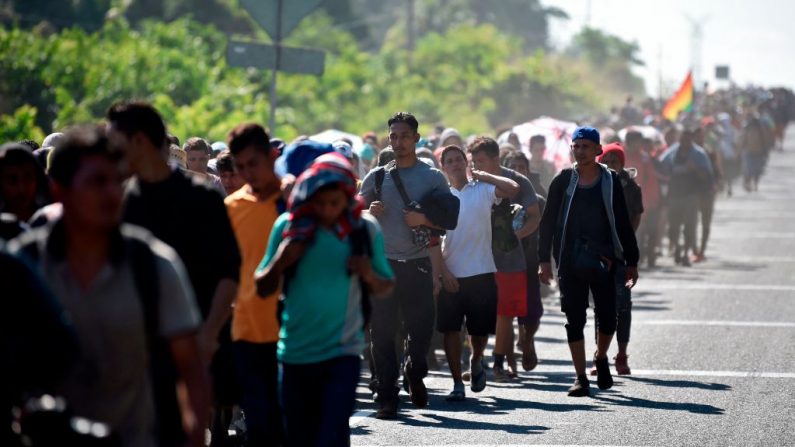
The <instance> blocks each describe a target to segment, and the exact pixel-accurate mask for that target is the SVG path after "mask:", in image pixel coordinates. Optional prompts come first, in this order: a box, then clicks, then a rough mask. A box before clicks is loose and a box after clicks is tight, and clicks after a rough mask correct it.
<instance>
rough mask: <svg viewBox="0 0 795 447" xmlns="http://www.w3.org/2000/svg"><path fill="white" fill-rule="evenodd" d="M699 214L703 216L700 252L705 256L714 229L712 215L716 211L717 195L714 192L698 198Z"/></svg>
mask: <svg viewBox="0 0 795 447" xmlns="http://www.w3.org/2000/svg"><path fill="white" fill-rule="evenodd" d="M698 204H699V207H698V209H699V213H700V214H701V244H700V247H699V250H698V251H699V252H700V253H701V254H704V252H706V251H707V242H709V234H710V230H711V229H712V214H713V213H714V211H715V194H713V193H712V192H708V193H703V194H701V195H700V196H699V198H698Z"/></svg>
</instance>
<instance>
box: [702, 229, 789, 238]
mask: <svg viewBox="0 0 795 447" xmlns="http://www.w3.org/2000/svg"><path fill="white" fill-rule="evenodd" d="M711 238H712V239H713V240H726V239H730V240H737V239H742V240H747V239H795V233H773V232H767V233H762V232H752V230H749V231H748V233H746V234H742V235H740V236H739V237H738V235H737V234H716V235H714V236H711Z"/></svg>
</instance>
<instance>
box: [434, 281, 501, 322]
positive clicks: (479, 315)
mask: <svg viewBox="0 0 795 447" xmlns="http://www.w3.org/2000/svg"><path fill="white" fill-rule="evenodd" d="M464 320H466V324H467V331H468V332H469V335H474V336H481V337H482V336H487V335H489V334H494V332H495V331H496V329H497V281H496V280H495V279H494V274H493V273H487V274H484V275H476V276H469V277H466V278H458V293H448V292H446V291H444V290H442V292H441V293H440V294H439V298H438V299H437V300H436V328H437V330H438V331H439V332H443V333H444V332H458V331H460V330H461V325H462V324H463V323H464Z"/></svg>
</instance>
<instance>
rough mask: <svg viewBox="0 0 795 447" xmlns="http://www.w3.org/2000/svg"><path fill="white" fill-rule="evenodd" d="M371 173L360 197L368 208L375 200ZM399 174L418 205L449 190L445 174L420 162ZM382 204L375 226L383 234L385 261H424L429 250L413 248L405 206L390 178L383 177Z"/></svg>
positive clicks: (372, 174)
mask: <svg viewBox="0 0 795 447" xmlns="http://www.w3.org/2000/svg"><path fill="white" fill-rule="evenodd" d="M374 173H375V170H373V171H370V172H369V173H368V174H367V176H366V177H365V178H364V181H363V182H362V189H361V191H360V193H359V194H360V195H361V196H362V198H364V201H365V203H366V204H367V206H370V204H371V203H372V202H374V201H375V199H376V198H375V175H374ZM398 174H399V175H400V180H401V181H402V183H403V187H404V188H405V189H406V193H407V194H408V196H409V199H411V200H412V201H415V202H420V201H421V200H422V199H423V198H424V197H425V196H427V195H428V194H430V193H432V192H434V191H441V192H445V193H449V186H447V179H446V178H445V177H444V174H442V172H441V171H439V170H438V169H435V168H432V167H430V166H428V165H427V164H425V163H423V162H421V161H417V162H416V163H415V164H414V166H412V167H410V168H398ZM381 201H382V202H383V203H384V214H383V215H381V217H379V218H378V223H379V224H380V225H381V228H382V230H383V232H384V245H385V247H386V257H387V258H388V259H392V260H406V259H418V258H424V257H427V256H428V249H427V248H421V247H418V246H417V245H415V244H414V235H413V233H412V231H411V228H410V227H409V226H408V225H406V221H405V220H404V217H403V209H404V208H405V207H406V205H405V203H404V202H403V199H402V198H401V196H400V193H399V192H398V189H397V187H396V186H395V182H394V180H393V179H392V176H391V175H389V174H388V173H387V174H386V175H384V183H383V185H382V186H381Z"/></svg>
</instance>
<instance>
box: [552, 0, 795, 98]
mask: <svg viewBox="0 0 795 447" xmlns="http://www.w3.org/2000/svg"><path fill="white" fill-rule="evenodd" d="M541 3H542V4H544V5H546V6H557V7H559V8H561V9H563V10H564V11H566V12H567V13H568V14H569V16H570V17H571V19H570V20H567V21H563V20H557V19H553V20H552V22H551V24H550V28H551V37H552V43H553V45H555V46H558V47H563V46H565V45H566V44H567V43H568V42H569V40H570V38H571V36H572V35H574V34H576V32H577V31H579V30H580V29H581V28H582V26H583V25H584V24H585V23H586V20H587V17H588V9H589V5H590V24H591V26H592V27H594V28H598V29H601V30H605V31H608V32H610V33H611V34H615V35H618V36H619V37H621V38H622V39H624V40H628V41H633V40H634V41H636V42H638V44H639V45H640V50H641V59H642V60H643V61H644V62H645V63H646V66H645V67H641V68H639V69H637V70H636V72H637V73H638V74H639V75H640V76H642V77H643V78H644V79H645V80H646V89H647V91H648V92H649V93H650V94H651V95H653V96H657V95H658V92H659V90H658V89H659V81H658V79H659V77H660V75H659V74H660V72H661V74H662V80H663V93H665V94H668V93H670V91H671V90H672V89H675V88H676V86H678V84H679V83H680V82H681V81H682V80H683V79H684V77H685V75H686V73H687V70H688V68H689V67H690V62H691V35H692V33H691V29H692V28H691V25H690V22H689V21H688V18H687V17H690V18H692V19H694V20H696V21H700V22H702V23H703V38H702V39H701V41H702V45H701V66H702V71H701V73H702V80H705V81H709V82H710V84H711V85H712V86H722V85H725V84H720V83H719V82H718V81H715V66H716V65H729V67H730V70H731V78H732V80H734V81H735V82H736V83H737V84H739V85H747V84H749V83H753V84H755V85H762V86H767V87H772V86H786V87H790V88H795V1H793V0H656V1H654V0H541Z"/></svg>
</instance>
